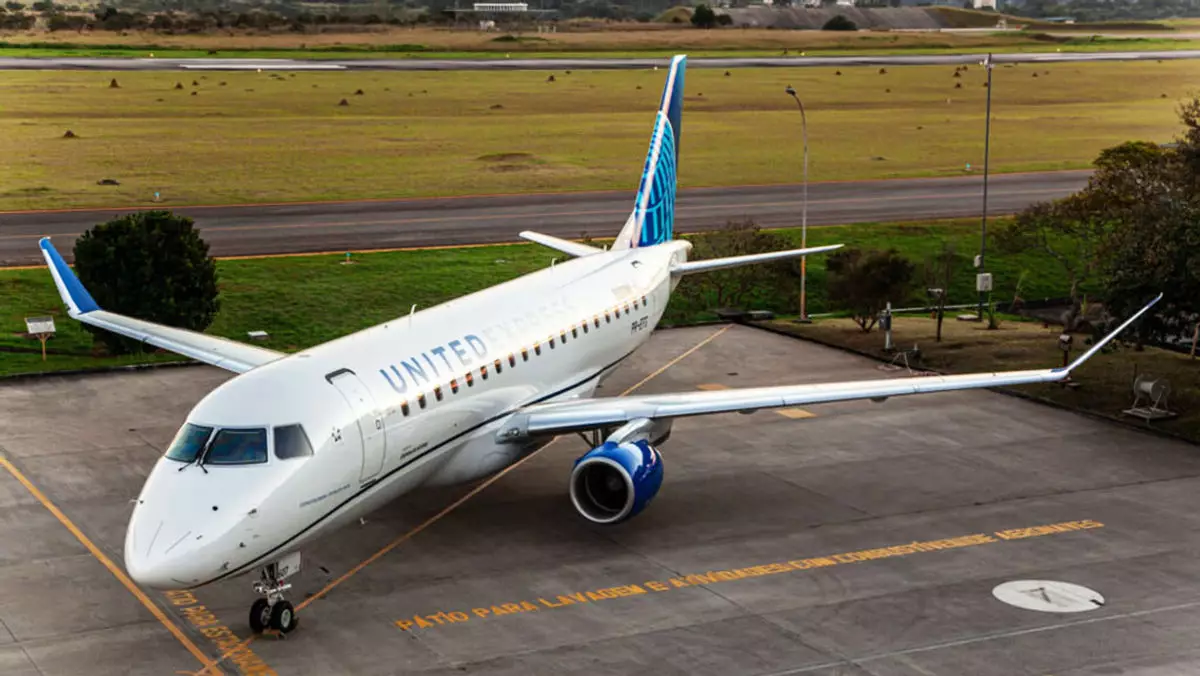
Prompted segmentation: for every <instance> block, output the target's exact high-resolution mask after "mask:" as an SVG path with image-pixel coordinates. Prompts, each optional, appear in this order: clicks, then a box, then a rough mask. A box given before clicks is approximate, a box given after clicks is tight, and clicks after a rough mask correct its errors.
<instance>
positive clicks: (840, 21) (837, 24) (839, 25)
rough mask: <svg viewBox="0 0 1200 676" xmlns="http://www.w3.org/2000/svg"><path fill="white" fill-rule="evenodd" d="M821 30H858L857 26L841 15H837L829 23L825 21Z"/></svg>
mask: <svg viewBox="0 0 1200 676" xmlns="http://www.w3.org/2000/svg"><path fill="white" fill-rule="evenodd" d="M821 30H823V31H856V30H858V24H856V23H854V22H853V21H851V20H850V19H847V18H846V17H844V16H842V15H841V14H838V15H837V16H835V17H833V18H832V19H830V20H829V21H826V22H825V25H824V26H821Z"/></svg>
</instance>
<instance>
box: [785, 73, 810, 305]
mask: <svg viewBox="0 0 1200 676" xmlns="http://www.w3.org/2000/svg"><path fill="white" fill-rule="evenodd" d="M785 91H786V92H787V93H788V95H789V96H791V97H792V98H793V99H796V105H797V106H799V107H800V134H801V137H802V138H803V141H804V199H803V201H802V202H801V207H800V248H801V249H805V248H808V119H807V117H806V116H805V115H804V104H803V103H802V102H801V101H800V97H799V96H797V95H796V90H795V89H792V86H791V85H788V88H787V89H786V90H785ZM800 321H801V322H807V321H809V319H808V256H801V257H800Z"/></svg>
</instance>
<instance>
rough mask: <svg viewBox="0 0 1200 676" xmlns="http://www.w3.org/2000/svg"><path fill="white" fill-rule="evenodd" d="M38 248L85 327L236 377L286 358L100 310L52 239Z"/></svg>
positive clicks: (69, 311)
mask: <svg viewBox="0 0 1200 676" xmlns="http://www.w3.org/2000/svg"><path fill="white" fill-rule="evenodd" d="M38 246H40V247H41V249H42V256H44V257H45V259H46V264H47V265H48V266H49V267H50V275H51V276H52V277H53V278H54V285H55V286H57V287H58V293H59V295H60V296H62V299H63V303H65V304H66V306H67V314H68V315H70V316H71V317H72V318H73V319H77V320H79V321H81V322H83V323H84V324H89V325H91V326H95V327H98V328H102V329H105V330H107V331H112V332H113V333H116V334H119V335H122V336H125V337H127V338H133V339H134V340H140V341H142V342H143V343H147V344H149V345H153V346H155V347H161V348H162V349H164V350H170V351H171V352H174V353H176V354H181V355H183V356H185V357H191V358H192V359H195V360H197V361H201V362H204V363H205V364H211V365H213V366H217V367H220V368H223V369H225V370H227V371H233V372H234V373H245V372H246V371H249V370H250V369H252V368H255V367H257V366H262V365H263V364H266V363H267V362H271V361H275V360H276V359H279V358H281V357H283V356H284V353H282V352H276V351H274V350H268V349H266V348H262V347H256V346H254V345H247V344H245V343H239V342H237V341H233V340H229V339H227V338H220V337H218V336H210V335H207V334H204V333H197V332H195V331H188V330H187V329H177V328H173V327H170V326H163V325H162V324H155V323H154V322H147V321H143V320H141V319H134V318H133V317H126V316H125V315H119V314H117V313H115V312H108V311H106V310H102V309H100V306H99V305H97V304H96V301H95V300H93V299H92V295H91V294H90V293H88V291H87V289H85V288H83V284H82V283H80V281H79V278H78V277H76V276H75V273H74V272H72V271H71V268H70V266H68V265H67V262H66V261H64V260H63V258H62V256H60V255H59V253H58V251H56V250H55V249H54V245H52V244H51V243H50V238H49V237H43V238H42V239H41V241H40V242H38Z"/></svg>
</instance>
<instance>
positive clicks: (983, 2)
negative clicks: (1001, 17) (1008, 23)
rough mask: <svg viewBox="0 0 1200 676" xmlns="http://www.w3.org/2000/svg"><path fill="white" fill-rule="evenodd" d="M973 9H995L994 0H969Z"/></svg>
mask: <svg viewBox="0 0 1200 676" xmlns="http://www.w3.org/2000/svg"><path fill="white" fill-rule="evenodd" d="M971 6H972V7H974V8H975V9H996V0H971Z"/></svg>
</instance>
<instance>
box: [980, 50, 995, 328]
mask: <svg viewBox="0 0 1200 676" xmlns="http://www.w3.org/2000/svg"><path fill="white" fill-rule="evenodd" d="M983 65H984V66H985V67H986V68H987V113H986V114H985V116H984V117H985V119H984V123H983V220H982V222H981V223H980V225H979V270H978V271H977V272H976V274H977V275H978V274H982V273H983V271H984V263H985V261H984V255H985V254H986V253H987V206H988V158H989V157H990V151H991V141H992V55H991V54H988V55H987V59H985V60H984V62H983ZM976 279H978V277H976ZM979 321H983V292H982V291H980V292H979Z"/></svg>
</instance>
